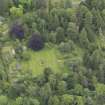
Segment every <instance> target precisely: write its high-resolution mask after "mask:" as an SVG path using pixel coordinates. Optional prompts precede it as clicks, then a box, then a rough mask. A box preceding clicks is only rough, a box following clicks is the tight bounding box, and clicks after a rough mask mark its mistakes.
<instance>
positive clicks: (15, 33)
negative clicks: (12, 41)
mask: <svg viewBox="0 0 105 105" xmlns="http://www.w3.org/2000/svg"><path fill="white" fill-rule="evenodd" d="M10 35H11V36H12V37H13V38H18V39H20V40H21V39H23V38H24V29H23V27H22V25H19V24H14V25H13V26H12V28H11V30H10Z"/></svg>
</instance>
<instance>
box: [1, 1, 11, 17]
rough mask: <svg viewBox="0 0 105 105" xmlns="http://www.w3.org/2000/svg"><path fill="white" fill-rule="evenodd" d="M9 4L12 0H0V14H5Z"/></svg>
mask: <svg viewBox="0 0 105 105" xmlns="http://www.w3.org/2000/svg"><path fill="white" fill-rule="evenodd" d="M11 5H12V0H0V15H7V14H8V12H9V7H10V6H11Z"/></svg>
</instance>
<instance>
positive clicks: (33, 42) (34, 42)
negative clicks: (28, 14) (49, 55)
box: [28, 33, 44, 51]
mask: <svg viewBox="0 0 105 105" xmlns="http://www.w3.org/2000/svg"><path fill="white" fill-rule="evenodd" d="M28 47H29V48H31V49H32V50H34V51H38V50H41V49H42V48H43V47H44V42H43V39H42V38H41V36H40V35H38V34H37V33H34V34H33V35H32V36H31V38H30V39H29V42H28Z"/></svg>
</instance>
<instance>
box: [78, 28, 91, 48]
mask: <svg viewBox="0 0 105 105" xmlns="http://www.w3.org/2000/svg"><path fill="white" fill-rule="evenodd" d="M79 43H80V46H81V47H82V48H88V45H89V40H88V38H87V31H86V30H85V28H84V29H83V30H82V31H81V33H80V35H79Z"/></svg>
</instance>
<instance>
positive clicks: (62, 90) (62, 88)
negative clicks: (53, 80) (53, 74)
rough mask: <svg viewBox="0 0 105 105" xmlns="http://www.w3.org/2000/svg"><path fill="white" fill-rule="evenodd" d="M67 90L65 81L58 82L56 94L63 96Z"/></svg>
mask: <svg viewBox="0 0 105 105" xmlns="http://www.w3.org/2000/svg"><path fill="white" fill-rule="evenodd" d="M66 89H67V83H66V82H65V81H59V82H58V84H57V92H58V94H64V93H65V92H66Z"/></svg>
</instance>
